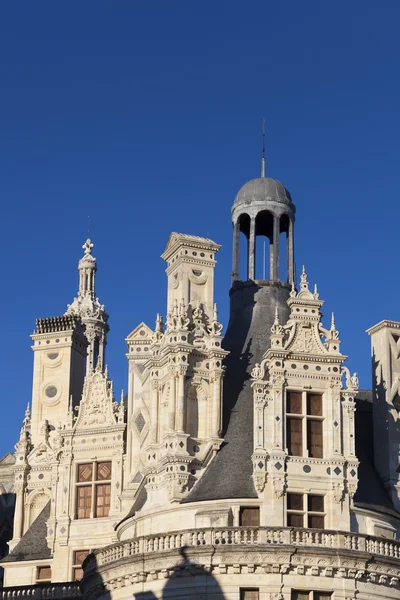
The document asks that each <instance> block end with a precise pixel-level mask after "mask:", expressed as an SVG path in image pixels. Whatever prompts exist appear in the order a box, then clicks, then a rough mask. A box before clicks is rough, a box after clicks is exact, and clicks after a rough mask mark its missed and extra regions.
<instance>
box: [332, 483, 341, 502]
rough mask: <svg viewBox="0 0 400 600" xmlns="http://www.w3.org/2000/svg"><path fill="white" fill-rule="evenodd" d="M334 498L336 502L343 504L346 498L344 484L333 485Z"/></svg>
mask: <svg viewBox="0 0 400 600" xmlns="http://www.w3.org/2000/svg"><path fill="white" fill-rule="evenodd" d="M332 496H333V499H334V501H335V502H341V501H342V500H343V497H344V485H343V483H342V482H335V483H333V484H332Z"/></svg>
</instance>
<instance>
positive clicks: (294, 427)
mask: <svg viewBox="0 0 400 600" xmlns="http://www.w3.org/2000/svg"><path fill="white" fill-rule="evenodd" d="M286 446H287V449H288V452H289V455H290V456H305V457H310V458H322V457H323V410H322V394H315V393H313V392H297V391H292V390H290V391H287V392H286Z"/></svg>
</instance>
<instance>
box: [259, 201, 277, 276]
mask: <svg viewBox="0 0 400 600" xmlns="http://www.w3.org/2000/svg"><path fill="white" fill-rule="evenodd" d="M273 226H274V219H273V216H272V214H271V213H270V212H269V211H268V210H263V211H261V212H259V213H258V215H257V217H256V227H255V235H256V251H255V253H256V256H255V279H271V278H272V275H271V240H272V232H273Z"/></svg>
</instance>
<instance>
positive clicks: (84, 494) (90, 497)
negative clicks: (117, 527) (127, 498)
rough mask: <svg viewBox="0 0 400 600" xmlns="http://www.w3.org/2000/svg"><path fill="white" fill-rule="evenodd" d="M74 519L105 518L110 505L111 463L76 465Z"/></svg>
mask: <svg viewBox="0 0 400 600" xmlns="http://www.w3.org/2000/svg"><path fill="white" fill-rule="evenodd" d="M76 486H77V490H76V518H77V519H90V518H91V517H107V516H108V513H109V512H110V504H111V462H99V463H85V464H82V465H78V477H77V483H76Z"/></svg>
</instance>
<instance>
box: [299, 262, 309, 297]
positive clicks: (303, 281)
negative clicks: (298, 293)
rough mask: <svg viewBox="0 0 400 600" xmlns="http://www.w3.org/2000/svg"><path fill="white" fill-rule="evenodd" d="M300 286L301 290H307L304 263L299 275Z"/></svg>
mask: <svg viewBox="0 0 400 600" xmlns="http://www.w3.org/2000/svg"><path fill="white" fill-rule="evenodd" d="M300 288H301V290H304V291H308V279H307V273H306V268H305V266H304V265H303V269H302V271H301V275H300Z"/></svg>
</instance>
